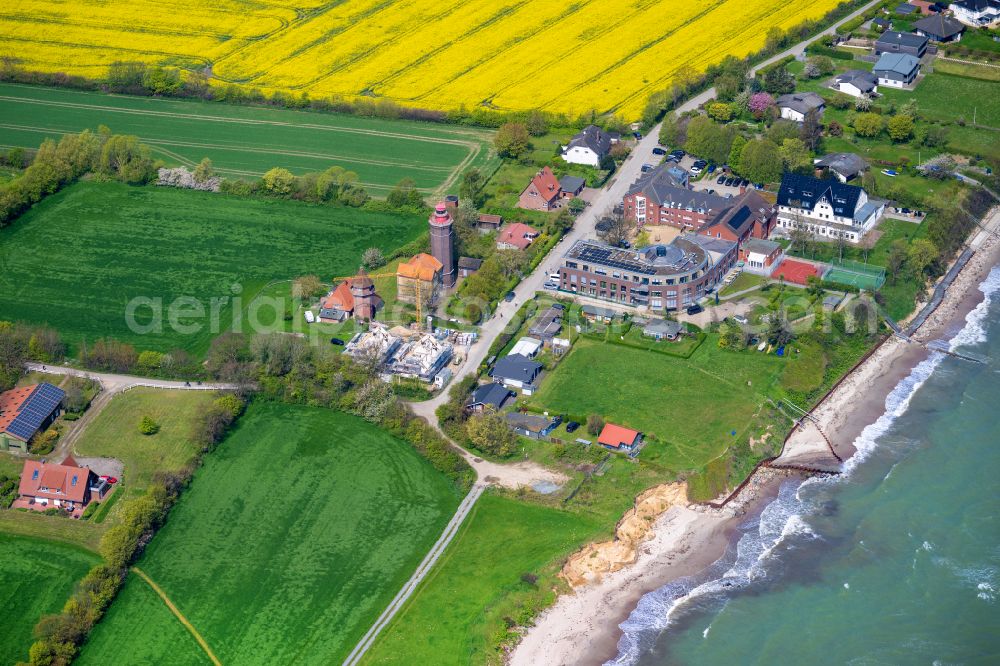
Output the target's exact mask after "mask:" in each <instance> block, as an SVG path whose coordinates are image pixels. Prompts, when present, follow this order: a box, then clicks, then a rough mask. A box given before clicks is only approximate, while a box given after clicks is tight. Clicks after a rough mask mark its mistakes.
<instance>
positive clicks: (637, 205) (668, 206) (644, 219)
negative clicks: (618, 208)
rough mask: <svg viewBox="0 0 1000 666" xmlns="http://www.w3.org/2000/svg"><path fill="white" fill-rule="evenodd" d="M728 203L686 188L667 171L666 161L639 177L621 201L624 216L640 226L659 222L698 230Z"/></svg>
mask: <svg viewBox="0 0 1000 666" xmlns="http://www.w3.org/2000/svg"><path fill="white" fill-rule="evenodd" d="M731 205H732V202H731V201H730V200H729V199H726V198H725V197H720V196H716V195H714V194H706V193H705V192H695V191H693V190H689V189H688V188H687V187H686V186H685V185H683V184H682V183H681V182H680V181H679V180H678V179H677V178H676V177H675V176H674V175H673V174H671V173H670V165H669V164H662V165H660V166H659V167H657V168H655V169H653V170H651V171H649V172H647V173H646V174H644V175H643V176H641V177H640V178H639V179H638V180H637V181H635V183H634V184H633V185H632V187H630V188H629V191H628V194H626V195H625V199H624V200H623V202H622V206H623V210H624V214H625V217H626V218H628V219H629V220H634V221H635V223H636V224H637V225H638V227H639V228H640V229H642V228H643V227H645V226H647V225H649V226H657V225H661V224H666V225H669V226H672V227H677V228H678V229H700V228H701V227H702V226H704V225H705V224H707V223H708V222H709V221H710V220H711V219H713V218H714V217H715V216H716V215H717V214H718V213H719V212H720V211H722V210H723V209H725V208H728V207H729V206H731Z"/></svg>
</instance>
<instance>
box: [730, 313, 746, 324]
mask: <svg viewBox="0 0 1000 666" xmlns="http://www.w3.org/2000/svg"><path fill="white" fill-rule="evenodd" d="M733 321H735V322H736V323H737V324H740V325H741V326H746V325H747V324H749V323H750V320H749V319H747V318H746V315H740V314H738V315H733Z"/></svg>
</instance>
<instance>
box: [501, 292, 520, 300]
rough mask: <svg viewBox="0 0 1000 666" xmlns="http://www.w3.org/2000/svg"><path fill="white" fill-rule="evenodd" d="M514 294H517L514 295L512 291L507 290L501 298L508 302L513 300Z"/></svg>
mask: <svg viewBox="0 0 1000 666" xmlns="http://www.w3.org/2000/svg"><path fill="white" fill-rule="evenodd" d="M516 296H517V295H516V294H515V293H514V292H512V291H508V292H507V294H506V295H505V296H504V297H503V300H505V301H507V302H508V303H510V302H511V301H513V300H514V298H515V297H516Z"/></svg>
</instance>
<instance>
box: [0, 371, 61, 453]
mask: <svg viewBox="0 0 1000 666" xmlns="http://www.w3.org/2000/svg"><path fill="white" fill-rule="evenodd" d="M65 395H66V392H65V391H63V390H62V389H60V388H58V387H56V386H53V385H52V384H39V385H38V386H37V388H35V390H34V391H32V393H31V395H29V396H28V397H27V398H26V399H25V401H24V403H23V404H22V405H21V411H19V412H18V414H17V416H16V417H14V420H13V421H11V423H10V426H9V427H8V428H7V431H8V432H9V433H11V434H12V435H14V436H15V437H19V438H21V439H24V440H28V439H31V436H32V435H34V434H35V433H36V432H37V431H38V429H39V428H41V426H42V423H44V422H45V419H47V418H48V417H49V416H50V415H51V414H52V412H54V411H55V410H56V408H58V407H59V403H60V402H62V399H63V397H65Z"/></svg>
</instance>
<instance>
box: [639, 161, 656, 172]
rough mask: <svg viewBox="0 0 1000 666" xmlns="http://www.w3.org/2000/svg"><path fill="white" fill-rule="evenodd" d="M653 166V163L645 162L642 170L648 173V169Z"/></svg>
mask: <svg viewBox="0 0 1000 666" xmlns="http://www.w3.org/2000/svg"><path fill="white" fill-rule="evenodd" d="M652 168H653V165H652V164H648V163H647V164H643V165H642V169H641V171H642V172H643V173H646V172H647V171H650V170H651V169H652Z"/></svg>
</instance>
